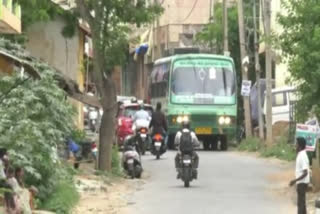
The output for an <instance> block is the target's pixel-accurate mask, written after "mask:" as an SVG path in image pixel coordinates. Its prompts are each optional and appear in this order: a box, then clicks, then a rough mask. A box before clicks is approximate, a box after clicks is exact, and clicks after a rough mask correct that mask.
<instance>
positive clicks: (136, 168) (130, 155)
mask: <svg viewBox="0 0 320 214" xmlns="http://www.w3.org/2000/svg"><path fill="white" fill-rule="evenodd" d="M122 166H123V168H124V170H125V171H126V172H127V174H128V175H129V176H130V177H131V178H132V179H134V178H141V174H142V165H141V159H140V155H139V153H138V152H137V150H136V145H130V144H129V145H125V146H124V151H123V156H122Z"/></svg>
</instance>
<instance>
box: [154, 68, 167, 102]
mask: <svg viewBox="0 0 320 214" xmlns="http://www.w3.org/2000/svg"><path fill="white" fill-rule="evenodd" d="M169 71H170V63H164V64H158V65H155V66H154V67H153V70H152V73H151V97H154V98H155V97H165V96H166V95H167V91H168V79H169Z"/></svg>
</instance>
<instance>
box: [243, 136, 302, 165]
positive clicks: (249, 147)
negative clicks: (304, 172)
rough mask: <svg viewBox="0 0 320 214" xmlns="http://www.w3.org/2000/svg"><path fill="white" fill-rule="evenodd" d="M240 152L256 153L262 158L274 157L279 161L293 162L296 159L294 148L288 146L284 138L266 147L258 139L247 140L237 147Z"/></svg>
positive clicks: (290, 145)
mask: <svg viewBox="0 0 320 214" xmlns="http://www.w3.org/2000/svg"><path fill="white" fill-rule="evenodd" d="M238 150H240V151H248V152H258V153H259V154H260V155H261V156H262V157H275V158H278V159H280V160H286V161H293V160H295V158H296V151H295V147H294V145H292V144H288V142H287V138H286V137H281V138H279V139H278V140H277V141H276V142H275V143H274V144H273V145H271V146H266V145H265V144H264V142H262V141H261V140H260V139H258V138H254V137H252V138H247V139H245V140H244V141H242V142H241V144H240V145H239V146H238Z"/></svg>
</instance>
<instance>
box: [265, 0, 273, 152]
mask: <svg viewBox="0 0 320 214" xmlns="http://www.w3.org/2000/svg"><path fill="white" fill-rule="evenodd" d="M264 2H265V4H264V12H263V13H264V21H265V34H266V37H267V38H270V35H271V0H264ZM271 63H272V58H271V45H270V42H269V41H267V42H266V85H267V90H266V105H267V112H266V125H267V142H266V143H267V145H268V146H270V145H271V144H272V67H271Z"/></svg>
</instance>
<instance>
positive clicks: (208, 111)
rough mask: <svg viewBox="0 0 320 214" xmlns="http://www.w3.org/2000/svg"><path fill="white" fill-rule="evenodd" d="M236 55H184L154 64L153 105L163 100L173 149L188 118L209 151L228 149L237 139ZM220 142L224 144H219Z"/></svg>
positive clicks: (150, 93) (152, 77) (151, 93)
mask: <svg viewBox="0 0 320 214" xmlns="http://www.w3.org/2000/svg"><path fill="white" fill-rule="evenodd" d="M236 81H237V78H236V72H235V66H234V62H233V60H232V58H230V57H226V56H219V55H212V54H182V55H174V56H170V57H167V58H162V59H159V60H157V61H156V62H155V63H154V66H153V70H152V72H151V76H150V79H149V82H150V90H149V96H150V101H151V104H152V105H153V106H155V105H156V103H157V102H161V103H162V106H163V110H164V112H165V114H166V116H167V120H168V126H169V133H168V134H169V138H168V145H169V148H173V142H174V137H175V134H176V132H177V131H178V130H179V129H180V128H181V123H182V122H183V121H184V120H189V121H190V123H191V128H192V129H193V130H194V131H195V133H196V134H197V136H198V138H199V140H201V141H202V142H203V147H204V149H205V150H217V149H218V147H219V145H220V149H221V150H227V149H228V142H230V141H232V140H235V139H236V130H237V129H236V124H237V84H236ZM219 142H220V144H219Z"/></svg>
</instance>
